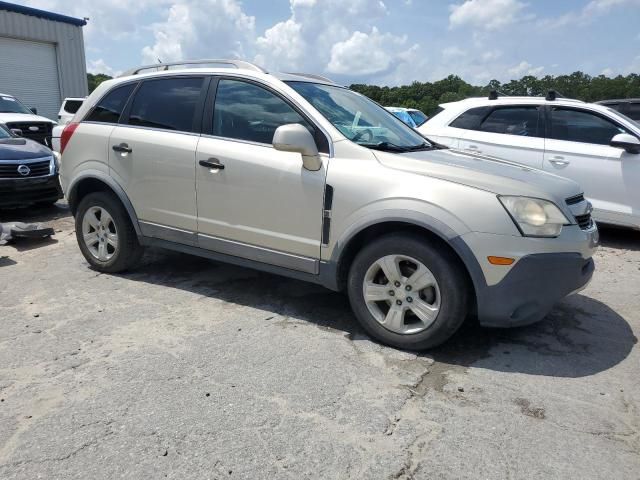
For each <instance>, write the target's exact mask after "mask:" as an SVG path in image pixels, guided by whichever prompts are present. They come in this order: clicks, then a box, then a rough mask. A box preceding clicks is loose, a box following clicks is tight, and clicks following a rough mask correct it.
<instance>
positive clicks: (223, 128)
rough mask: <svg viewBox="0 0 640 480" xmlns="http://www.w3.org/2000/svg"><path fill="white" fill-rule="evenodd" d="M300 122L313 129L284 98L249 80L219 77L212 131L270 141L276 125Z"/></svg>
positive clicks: (219, 135) (223, 134)
mask: <svg viewBox="0 0 640 480" xmlns="http://www.w3.org/2000/svg"><path fill="white" fill-rule="evenodd" d="M289 123H299V124H300V125H303V126H304V127H306V128H307V129H308V130H309V131H310V132H311V134H312V135H313V134H314V129H313V127H311V125H309V123H308V122H307V121H306V120H305V119H304V118H303V117H302V116H301V115H300V114H299V113H298V112H296V111H295V110H294V109H293V108H292V107H291V106H290V105H289V104H288V103H287V102H285V101H284V100H283V99H282V98H280V97H278V96H277V95H274V94H273V93H271V92H270V91H268V90H266V89H264V88H262V87H259V86H257V85H254V84H252V83H248V82H242V81H237V80H227V79H223V80H220V82H219V83H218V90H217V93H216V100H215V106H214V111H213V135H215V136H217V137H225V138H235V139H238V140H247V141H250V142H256V143H264V144H268V145H271V143H272V141H273V135H274V133H275V131H276V129H277V128H278V127H280V126H282V125H287V124H289Z"/></svg>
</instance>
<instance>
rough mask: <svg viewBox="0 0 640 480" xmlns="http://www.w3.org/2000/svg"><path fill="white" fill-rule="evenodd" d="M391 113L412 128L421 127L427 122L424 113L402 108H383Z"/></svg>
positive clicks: (427, 118)
mask: <svg viewBox="0 0 640 480" xmlns="http://www.w3.org/2000/svg"><path fill="white" fill-rule="evenodd" d="M384 108H386V109H387V110H389V111H390V112H391V113H393V114H394V115H395V116H396V117H398V118H399V119H400V120H402V121H403V122H404V123H406V124H407V125H409V126H410V127H412V128H417V127H419V126H421V125H422V124H423V123H424V122H426V121H427V120H429V117H427V116H426V115H425V114H424V113H422V112H421V111H420V110H416V109H415V108H402V107H384Z"/></svg>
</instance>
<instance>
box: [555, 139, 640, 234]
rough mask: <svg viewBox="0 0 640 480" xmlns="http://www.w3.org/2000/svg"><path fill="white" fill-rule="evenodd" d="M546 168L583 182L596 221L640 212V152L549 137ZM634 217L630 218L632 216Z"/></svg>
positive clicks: (613, 220)
mask: <svg viewBox="0 0 640 480" xmlns="http://www.w3.org/2000/svg"><path fill="white" fill-rule="evenodd" d="M544 157H545V161H544V170H546V171H548V172H550V173H555V174H556V175H560V176H563V177H567V178H570V179H571V180H574V181H576V182H578V183H579V184H580V186H581V187H582V188H583V189H584V192H585V196H586V197H587V198H588V199H589V201H590V202H591V203H592V204H593V207H594V215H595V217H596V220H600V221H611V222H614V223H618V222H617V221H615V219H616V218H618V217H620V216H622V217H621V218H624V217H625V216H632V215H633V216H637V215H639V214H640V189H638V185H639V184H640V155H632V154H629V153H626V152H624V151H623V150H622V149H619V148H613V147H610V146H608V145H597V144H591V143H579V142H567V141H564V140H555V139H547V141H546V151H545V155H544ZM629 220H630V219H629Z"/></svg>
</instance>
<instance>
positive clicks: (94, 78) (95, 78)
mask: <svg viewBox="0 0 640 480" xmlns="http://www.w3.org/2000/svg"><path fill="white" fill-rule="evenodd" d="M111 78H112V77H110V76H109V75H105V74H104V73H98V74H96V75H94V74H92V73H87V83H88V84H89V93H91V92H93V91H94V90H95V89H96V87H97V86H98V85H100V84H101V83H102V82H104V81H105V80H111Z"/></svg>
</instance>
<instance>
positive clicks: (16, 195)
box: [0, 174, 62, 208]
mask: <svg viewBox="0 0 640 480" xmlns="http://www.w3.org/2000/svg"><path fill="white" fill-rule="evenodd" d="M60 198H62V189H61V188H60V181H59V179H58V175H57V174H56V175H49V176H47V177H40V178H16V179H0V207H1V208H15V207H24V206H28V205H32V204H34V203H39V202H53V201H55V200H58V199H60Z"/></svg>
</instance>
